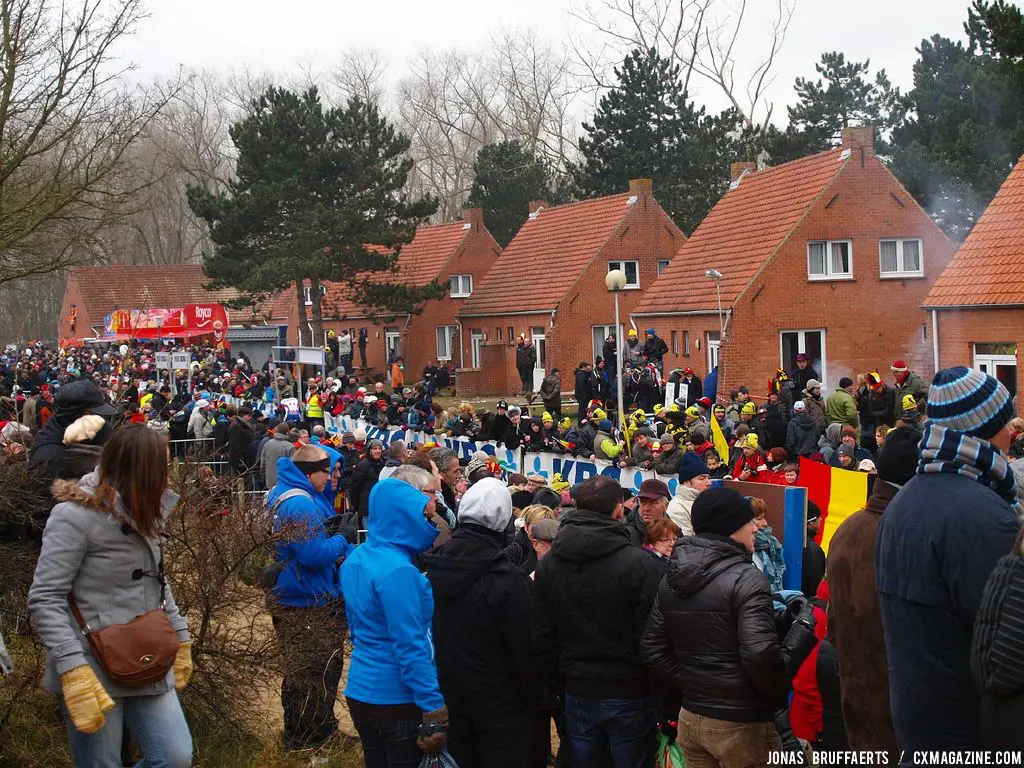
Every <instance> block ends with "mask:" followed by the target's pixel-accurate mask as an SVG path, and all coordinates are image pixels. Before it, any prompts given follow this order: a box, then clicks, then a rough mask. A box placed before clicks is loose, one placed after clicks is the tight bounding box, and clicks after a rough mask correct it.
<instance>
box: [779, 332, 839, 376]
mask: <svg viewBox="0 0 1024 768" xmlns="http://www.w3.org/2000/svg"><path fill="white" fill-rule="evenodd" d="M779 345H780V349H781V360H782V367H783V368H784V369H785V370H786V371H787V372H789V371H792V370H793V369H794V368H796V356H797V355H799V354H801V353H803V354H805V355H807V360H808V363H809V364H810V366H811V368H813V369H814V370H815V372H816V373H817V374H818V380H819V381H820V382H821V383H822V384H823V385H824V386H826V387H827V386H828V374H827V372H826V370H827V363H826V360H825V331H822V330H815V331H783V332H782V333H780V334H779Z"/></svg>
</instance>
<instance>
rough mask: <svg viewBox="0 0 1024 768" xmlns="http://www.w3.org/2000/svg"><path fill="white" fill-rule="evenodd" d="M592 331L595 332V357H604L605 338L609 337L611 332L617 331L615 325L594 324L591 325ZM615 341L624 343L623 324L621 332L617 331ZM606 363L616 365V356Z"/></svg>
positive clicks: (620, 327) (610, 365) (620, 328)
mask: <svg viewBox="0 0 1024 768" xmlns="http://www.w3.org/2000/svg"><path fill="white" fill-rule="evenodd" d="M591 333H592V334H593V340H594V358H597V357H598V356H599V355H600V356H601V357H604V340H605V339H607V338H608V337H609V336H610V335H611V334H613V333H615V326H614V325H611V324H609V325H594V326H591ZM615 341H616V342H618V343H619V344H621V343H622V326H621V325H620V326H619V332H618V333H615ZM605 364H606V365H608V366H609V367H612V366H614V365H615V360H614V358H613V359H612V360H608V361H606V363H605Z"/></svg>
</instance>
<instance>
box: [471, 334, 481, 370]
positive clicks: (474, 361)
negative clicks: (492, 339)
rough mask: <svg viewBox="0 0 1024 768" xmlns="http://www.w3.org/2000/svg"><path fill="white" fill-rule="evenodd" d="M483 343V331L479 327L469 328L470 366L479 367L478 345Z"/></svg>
mask: <svg viewBox="0 0 1024 768" xmlns="http://www.w3.org/2000/svg"><path fill="white" fill-rule="evenodd" d="M483 343H484V332H483V331H482V330H481V329H480V328H471V329H470V330H469V356H470V360H469V363H470V366H469V367H470V368H479V367H480V347H481V346H482V345H483Z"/></svg>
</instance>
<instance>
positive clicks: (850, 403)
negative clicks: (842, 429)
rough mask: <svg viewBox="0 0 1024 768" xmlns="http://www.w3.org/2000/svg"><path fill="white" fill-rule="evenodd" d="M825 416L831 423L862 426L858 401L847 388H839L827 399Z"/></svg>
mask: <svg viewBox="0 0 1024 768" xmlns="http://www.w3.org/2000/svg"><path fill="white" fill-rule="evenodd" d="M825 418H826V419H827V420H828V423H829V424H849V425H850V426H851V427H860V414H858V413H857V401H856V400H854V399H853V395H851V394H850V393H849V392H847V391H846V390H845V389H837V390H836V391H835V392H833V393H832V394H831V395H829V396H828V400H826V401H825Z"/></svg>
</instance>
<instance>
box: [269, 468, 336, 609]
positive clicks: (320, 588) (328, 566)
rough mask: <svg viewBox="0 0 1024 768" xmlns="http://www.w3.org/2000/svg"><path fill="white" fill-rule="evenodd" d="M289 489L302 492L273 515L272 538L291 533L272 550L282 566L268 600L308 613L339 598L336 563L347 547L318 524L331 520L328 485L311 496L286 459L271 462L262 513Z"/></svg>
mask: <svg viewBox="0 0 1024 768" xmlns="http://www.w3.org/2000/svg"><path fill="white" fill-rule="evenodd" d="M293 488H298V489H300V490H303V491H305V492H306V493H308V494H309V495H310V497H311V499H312V501H311V500H310V499H307V498H305V497H302V496H297V497H295V498H291V499H288V500H287V501H286V502H284V503H283V504H282V505H281V506H280V507H278V509H277V512H276V514H275V515H274V533H278V532H279V531H281V529H282V528H285V529H286V530H291V531H296V532H297V533H298V534H299V535H293V536H291V537H289V538H290V540H287V541H280V542H278V543H277V544H275V545H274V558H275V559H276V560H277V561H278V562H280V563H283V564H284V570H282V571H281V574H280V575H279V576H278V577H277V586H275V587H274V589H273V596H274V599H276V600H277V602H279V603H280V604H281V605H287V606H290V607H293V608H312V607H314V606H320V605H327V604H328V603H332V602H335V601H337V600H339V599H341V584H340V581H339V579H338V565H337V561H338V560H339V559H340V558H342V557H345V556H346V555H348V554H349V553H350V552H351V551H352V550H353V547H352V545H351V544H349V543H348V542H347V541H346V540H345V537H344V536H328V535H327V529H326V528H325V527H324V523H325V522H326V521H327V520H329V519H330V518H332V517H334V506H333V505H332V504H331V501H330V500H329V499H330V498H333V496H330V495H329V492H330V490H331V488H330V481H328V484H327V488H326V489H324V492H323V493H317V491H316V490H315V489H314V488H313V484H312V483H310V482H309V478H308V477H306V476H305V475H304V474H302V472H300V471H299V468H298V467H296V466H295V463H294V462H293V461H292V460H291V459H290V458H288V457H287V456H282V457H281V458H280V459H278V460H277V485H275V486H274V487H273V488H271V489H270V493H269V494H267V508H268V509H269V508H271V507H273V506H274V502H275V501H276V500H277V498H278V497H279V496H280V495H281V494H282V493H284V492H285V491H289V490H291V489H293Z"/></svg>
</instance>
